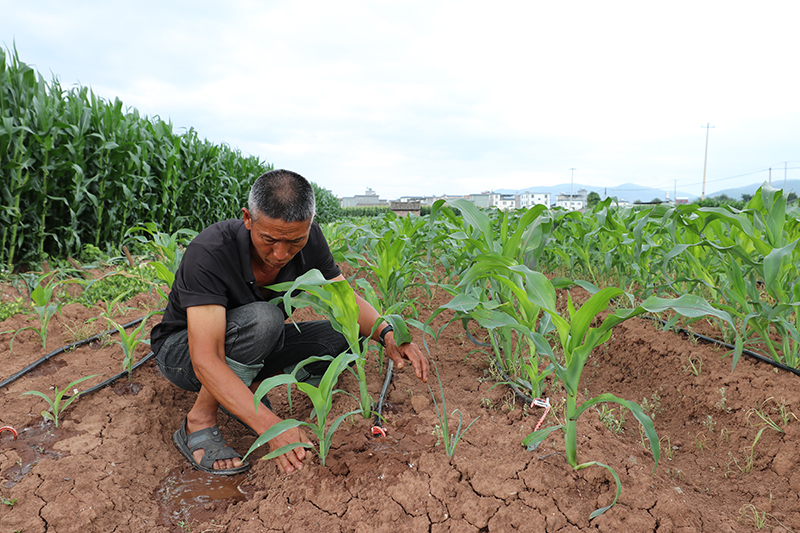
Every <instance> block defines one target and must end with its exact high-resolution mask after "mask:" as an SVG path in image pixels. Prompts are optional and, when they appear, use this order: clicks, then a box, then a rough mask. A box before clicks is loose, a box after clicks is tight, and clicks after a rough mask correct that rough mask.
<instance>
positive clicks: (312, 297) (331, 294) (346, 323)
mask: <svg viewBox="0 0 800 533" xmlns="http://www.w3.org/2000/svg"><path fill="white" fill-rule="evenodd" d="M268 288H269V289H271V290H273V291H276V292H283V293H284V294H283V296H281V297H278V298H275V299H274V300H273V302H274V303H278V302H283V306H284V309H286V312H287V313H288V314H289V315H291V314H292V308H293V307H307V306H311V307H312V308H313V309H314V310H315V311H316V312H317V313H319V314H322V315H326V316H328V317H329V318H330V319H331V325H332V326H333V328H334V329H335V330H336V331H338V332H339V333H341V334H342V335H344V337H345V339H346V340H347V343H348V345H349V347H350V351H351V352H352V353H354V354H356V355H357V358H356V359H355V367H356V373H357V375H358V385H359V393H360V398H361V400H360V401H361V414H362V416H363V417H364V418H369V417H370V416H371V415H372V398H371V397H370V395H369V391H368V390H367V376H366V361H367V357H366V356H367V345H366V343H362V342H361V332H360V327H359V324H358V315H359V308H358V304H357V303H356V299H355V293H354V292H353V289H352V288H351V287H350V285H349V284H348V283H347V281H344V280H341V281H330V280H326V279H325V278H324V277H323V276H322V274H321V273H320V271H319V270H316V269H313V270H310V271H309V272H306V273H305V274H303V275H302V276H300V277H298V278H297V279H296V280H294V281H292V282H286V283H278V284H276V285H270V286H269V287H268ZM295 291H303V292H301V293H299V294H298V295H296V296H292V295H293V294H294V292H295ZM381 320H386V321H387V322H389V323H390V324H392V326H393V327H394V337H395V340H396V342H397V344H403V343H405V342H410V341H411V335H410V334H409V333H408V328H407V327H406V325H405V322H404V321H403V319H402V317H400V316H399V315H390V316H385V317H381V318H379V319H378V322H377V323H376V324H375V326H373V329H374V328H375V327H377V326H378V324H380V321H381Z"/></svg>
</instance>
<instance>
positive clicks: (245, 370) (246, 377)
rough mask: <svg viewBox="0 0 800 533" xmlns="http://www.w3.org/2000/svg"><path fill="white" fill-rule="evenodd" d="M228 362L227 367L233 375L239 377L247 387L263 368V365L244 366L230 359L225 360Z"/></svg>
mask: <svg viewBox="0 0 800 533" xmlns="http://www.w3.org/2000/svg"><path fill="white" fill-rule="evenodd" d="M225 359H226V360H227V362H228V366H229V367H230V368H231V370H233V373H234V374H236V375H237V376H239V379H241V380H242V381H243V382H244V384H245V385H247V386H248V387H249V386H250V385H251V384H252V383H253V380H254V379H255V377H256V376H257V375H258V373H259V372H260V371H261V369H262V368H264V364H263V363H260V364H255V365H245V364H244V363H240V362H238V361H234V360H233V359H231V358H230V357H226V358H225Z"/></svg>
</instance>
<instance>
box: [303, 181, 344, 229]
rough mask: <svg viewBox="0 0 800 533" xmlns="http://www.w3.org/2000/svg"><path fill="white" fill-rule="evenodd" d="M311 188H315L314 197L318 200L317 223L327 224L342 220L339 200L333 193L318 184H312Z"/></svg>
mask: <svg viewBox="0 0 800 533" xmlns="http://www.w3.org/2000/svg"><path fill="white" fill-rule="evenodd" d="M311 186H312V187H313V188H314V196H315V197H316V200H317V217H316V219H317V222H318V223H320V224H327V223H329V222H336V221H337V220H340V219H341V218H342V216H343V211H342V206H341V204H340V203H339V199H338V198H336V196H334V194H333V193H332V192H331V191H329V190H327V189H323V188H322V187H320V186H319V185H317V184H316V183H313V182H312V183H311Z"/></svg>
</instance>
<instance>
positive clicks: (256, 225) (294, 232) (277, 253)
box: [242, 208, 313, 270]
mask: <svg viewBox="0 0 800 533" xmlns="http://www.w3.org/2000/svg"><path fill="white" fill-rule="evenodd" d="M242 213H243V218H244V225H245V227H246V228H247V229H249V230H250V242H251V243H252V244H253V248H254V249H255V255H256V257H257V258H258V262H259V263H263V265H264V266H266V268H268V269H270V270H271V269H280V268H282V267H283V266H284V265H286V263H288V262H289V261H291V260H292V258H293V257H294V256H295V255H297V252H299V251H300V250H301V249H302V248H303V246H305V245H306V242H308V232H309V231H310V229H311V221H312V220H313V218H312V219H309V220H303V221H300V222H286V221H285V220H282V219H279V218H269V217H267V216H266V215H264V214H262V213H258V214H257V216H256V218H255V220H253V217H252V216H251V214H250V211H248V210H247V208H243V209H242Z"/></svg>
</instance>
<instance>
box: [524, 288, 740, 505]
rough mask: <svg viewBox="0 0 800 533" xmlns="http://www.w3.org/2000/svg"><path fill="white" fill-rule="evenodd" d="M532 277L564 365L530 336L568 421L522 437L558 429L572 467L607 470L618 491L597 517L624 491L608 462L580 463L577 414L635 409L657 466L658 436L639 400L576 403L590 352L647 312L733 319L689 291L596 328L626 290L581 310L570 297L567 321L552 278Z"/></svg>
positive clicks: (604, 292) (607, 292) (600, 296)
mask: <svg viewBox="0 0 800 533" xmlns="http://www.w3.org/2000/svg"><path fill="white" fill-rule="evenodd" d="M534 278H535V279H536V280H537V281H538V283H537V285H536V288H537V290H536V291H535V293H536V294H537V295H538V298H537V303H538V304H539V306H540V307H541V308H542V309H543V310H544V311H545V312H547V313H548V314H549V315H550V318H551V319H552V321H553V324H554V325H555V327H556V329H557V332H558V336H557V340H558V342H559V343H560V345H561V348H562V350H563V353H564V363H563V364H562V363H561V362H559V361H558V360H557V359H556V357H555V355H554V353H553V350H552V348H551V347H550V345H549V343H548V341H547V339H545V338H544V337H543V336H542V335H540V334H538V335H537V334H534V335H533V338H534V340H535V342H536V347H537V348H538V349H539V351H540V352H541V353H545V354H547V355H548V356H549V357H550V359H551V361H552V362H553V365H554V366H555V375H556V377H557V378H558V379H559V381H561V383H562V385H563V386H564V390H565V396H566V400H567V422H566V426H562V425H557V426H551V427H548V428H545V429H540V430H538V431H534V432H533V433H531V434H530V435H528V436H527V437H526V438H525V439H524V440H523V445H525V446H527V447H528V449H529V450H533V449H535V448H536V447H537V446H538V445H539V444H540V443H541V442H542V441H543V440H544V439H545V438H547V436H548V435H549V434H550V433H551V432H552V431H555V430H561V431H562V432H563V433H564V439H565V451H566V457H567V462H568V463H569V465H570V466H572V467H573V468H574V469H576V470H580V469H582V468H586V467H589V466H594V465H597V466H602V467H603V468H605V469H607V470H608V471H609V472H611V474H612V475H613V476H614V480H615V481H616V483H617V492H616V495H615V497H614V500H613V501H612V502H611V504H610V505H608V506H606V507H603V508H600V509H597V510H595V511H594V512H593V513H592V514H591V518H595V517H597V516H599V515H601V514H602V513H604V512H605V511H607V510H608V509H610V508H611V507H612V506H613V505H614V504H615V503H616V502H617V499H618V498H619V495H620V493H621V491H622V486H621V484H620V480H619V476H618V475H617V473H616V472H615V471H614V469H613V468H611V467H610V466H608V465H605V464H603V463H599V462H597V461H591V462H587V463H582V464H579V463H578V459H577V420H578V417H579V416H580V415H581V414H582V413H583V412H585V411H586V410H587V409H589V408H591V407H593V406H595V405H597V404H600V403H604V402H611V403H616V404H619V405H621V406H622V407H625V408H626V409H628V410H629V411H630V412H631V413H633V415H634V417H635V418H636V419H637V420H638V421H639V423H640V424H641V425H642V426H643V427H644V430H645V433H646V435H647V437H648V439H649V441H650V449H651V451H652V453H653V457H654V459H655V465H656V467H657V466H658V460H659V457H660V450H659V445H658V436H657V435H656V432H655V428H654V427H653V421H652V420H651V419H650V417H649V416H647V415H646V414H645V413H644V411H643V410H642V408H641V407H640V406H639V405H638V404H636V403H634V402H630V401H628V400H624V399H622V398H618V397H616V396H614V395H613V394H610V393H603V394H600V395H598V396H596V397H594V398H590V399H587V400H585V401H584V402H583V403H582V404H581V405H580V406H579V405H578V403H577V396H578V386H579V383H580V378H581V374H582V372H583V368H584V366H585V364H586V361H587V360H588V358H589V355H590V354H591V352H592V350H594V349H595V348H597V347H598V346H600V345H602V344H603V343H605V342H606V341H607V340H608V339H609V337H610V336H611V330H612V328H613V327H614V326H615V325H617V324H619V323H621V322H623V321H625V320H627V319H629V318H632V317H635V316H638V315H640V314H643V313H645V312H651V313H659V312H662V311H666V310H668V309H671V310H673V311H675V312H677V313H678V314H681V315H684V316H690V317H696V316H701V315H706V314H710V315H712V316H718V317H720V318H723V319H724V320H726V321H728V322H730V321H731V319H730V316H729V315H728V314H727V313H724V312H722V311H718V310H717V309H714V308H713V307H712V306H711V305H709V304H708V302H706V301H705V300H703V299H702V298H699V297H697V296H694V295H690V294H687V295H684V296H681V297H680V298H677V299H674V300H672V299H664V298H659V297H656V296H651V297H650V298H648V299H647V300H645V301H644V302H642V303H641V304H640V305H639V306H637V307H635V308H634V309H617V310H616V311H614V312H613V313H612V314H610V315H608V316H607V317H606V318H605V319H604V320H603V321H602V322H601V323H600V326H599V327H591V324H592V323H594V322H596V320H597V319H598V318H599V315H600V314H601V313H602V312H603V311H604V310H605V309H606V308H607V307H608V304H609V302H610V301H611V300H612V298H618V297H624V296H626V293H625V292H624V291H622V290H621V289H617V288H605V289H601V290H598V291H596V292H595V293H594V294H593V295H592V296H591V297H590V298H589V299H588V300H587V301H586V303H584V304H583V306H581V307H580V308H579V309H575V306H574V305H573V303H572V299H571V298H570V299H569V301H568V303H567V308H568V312H569V320H567V319H566V318H563V317H562V316H561V315H559V314H558V312H557V311H556V294H555V288H554V287H553V285H552V284H551V283H550V281H549V280H547V278H545V277H544V276H543V275H541V274H538V276H535V277H534ZM627 297H628V299H629V301H632V300H633V297H632V296H631V295H627ZM737 348H738V350H740V349H741V341H740V339H737ZM735 357H737V358H738V354H736V355H735ZM654 468H655V467H654Z"/></svg>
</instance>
